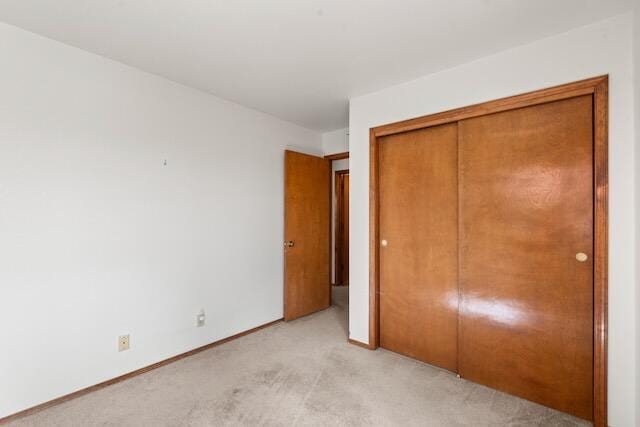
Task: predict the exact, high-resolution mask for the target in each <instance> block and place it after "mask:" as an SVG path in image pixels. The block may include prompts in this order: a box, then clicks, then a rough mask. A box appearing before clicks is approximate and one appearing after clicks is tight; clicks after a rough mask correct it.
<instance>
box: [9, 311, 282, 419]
mask: <svg viewBox="0 0 640 427" xmlns="http://www.w3.org/2000/svg"><path fill="white" fill-rule="evenodd" d="M283 320H284V319H282V318H281V319H277V320H274V321H272V322H269V323H265V324H263V325H260V326H256V327H255V328H252V329H249V330H246V331H243V332H240V333H237V334H235V335H231V336H230V337H227V338H223V339H221V340H218V341H214V342H212V343H209V344H206V345H203V346H202V347H198V348H194V349H193V350H189V351H187V352H185V353H181V354H178V355H177V356H173V357H170V358H168V359H165V360H161V361H160V362H156V363H154V364H152V365H149V366H145V367H144V368H140V369H136V370H135V371H131V372H129V373H126V374H124V375H120V376H118V377H115V378H112V379H110V380H107V381H103V382H101V383H98V384H95V385H92V386H89V387H86V388H83V389H80V390H77V391H74V392H73V393H69V394H65V395H64V396H61V397H58V398H56V399H53V400H50V401H48V402H45V403H41V404H39V405H36V406H33V407H31V408H28V409H24V410H22V411H20V412H16V413H15V414H11V415H7V416H6V417H3V418H0V425H2V424H4V423H8V422H10V421H15V420H17V419H18V418H23V417H26V416H28V415H32V414H34V413H36V412H39V411H42V410H44V409H47V408H50V407H52V406H56V405H60V404H61V403H64V402H67V401H69V400H72V399H75V398H77V397H80V396H84V395H85V394H89V393H92V392H94V391H98V390H100V389H103V388H105V387H108V386H110V385H113V384H117V383H119V382H122V381H125V380H128V379H130V378H133V377H136V376H138V375H142V374H144V373H146V372H149V371H151V370H153V369H156V368H160V367H162V366H165V365H168V364H170V363H173V362H177V361H178V360H181V359H184V358H186V357H189V356H193V355H194V354H197V353H200V352H202V351H205V350H209V349H211V348H213V347H217V346H219V345H222V344H225V343H228V342H229V341H233V340H235V339H238V338H240V337H243V336H245V335H248V334H252V333H254V332H257V331H259V330H260V329H264V328H268V327H269V326H273V325H275V324H276V323H279V322H282V321H283Z"/></svg>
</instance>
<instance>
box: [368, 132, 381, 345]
mask: <svg viewBox="0 0 640 427" xmlns="http://www.w3.org/2000/svg"><path fill="white" fill-rule="evenodd" d="M379 164H380V162H379V144H378V140H377V137H376V134H375V131H374V130H373V129H369V345H370V346H371V348H373V349H376V348H378V347H379V346H380V304H379V297H380V280H379V279H380V250H379V249H380V245H379V244H378V243H379V242H380V224H379V219H380V215H379V213H380V205H379V203H378V201H379V197H378V183H379V182H378V169H379Z"/></svg>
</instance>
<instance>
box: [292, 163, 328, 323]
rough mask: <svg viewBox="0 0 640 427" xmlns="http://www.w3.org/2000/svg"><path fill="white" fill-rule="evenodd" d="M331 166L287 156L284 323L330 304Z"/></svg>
mask: <svg viewBox="0 0 640 427" xmlns="http://www.w3.org/2000/svg"><path fill="white" fill-rule="evenodd" d="M330 217H331V163H330V162H328V161H327V160H325V159H323V158H321V157H316V156H310V155H308V154H302V153H297V152H294V151H286V152H285V236H284V240H285V242H292V244H293V246H287V245H285V256H284V258H285V272H284V278H285V284H284V318H285V320H286V321H289V320H293V319H297V318H299V317H302V316H306V315H308V314H311V313H314V312H316V311H319V310H322V309H325V308H327V307H329V305H330V304H331V279H330V275H331V222H330Z"/></svg>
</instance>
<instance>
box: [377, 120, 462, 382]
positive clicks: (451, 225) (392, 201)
mask: <svg viewBox="0 0 640 427" xmlns="http://www.w3.org/2000/svg"><path fill="white" fill-rule="evenodd" d="M379 158H380V169H379V193H380V240H381V242H386V245H384V244H383V245H382V246H381V247H380V346H381V347H384V348H386V349H388V350H392V351H395V352H397V353H401V354H404V355H406V356H409V357H413V358H416V359H418V360H421V361H423V362H426V363H429V364H432V365H436V366H439V367H441V368H444V369H448V370H450V371H456V370H457V352H458V349H457V342H458V341H457V327H458V176H457V169H458V167H457V162H458V148H457V125H456V124H455V123H453V124H447V125H442V126H434V127H429V128H425V129H420V130H415V131H411V132H405V133H401V134H397V135H390V136H386V137H384V138H382V139H381V141H380V153H379Z"/></svg>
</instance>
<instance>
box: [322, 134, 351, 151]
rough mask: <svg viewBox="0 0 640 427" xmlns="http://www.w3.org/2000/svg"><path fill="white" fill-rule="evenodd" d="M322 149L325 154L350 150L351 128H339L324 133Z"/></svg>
mask: <svg viewBox="0 0 640 427" xmlns="http://www.w3.org/2000/svg"><path fill="white" fill-rule="evenodd" d="M322 151H323V152H324V154H335V153H344V152H345V151H349V129H338V130H334V131H331V132H325V133H323V134H322Z"/></svg>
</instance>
